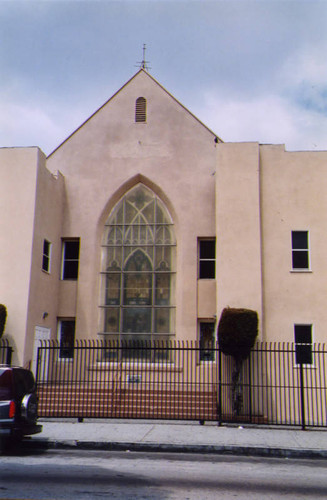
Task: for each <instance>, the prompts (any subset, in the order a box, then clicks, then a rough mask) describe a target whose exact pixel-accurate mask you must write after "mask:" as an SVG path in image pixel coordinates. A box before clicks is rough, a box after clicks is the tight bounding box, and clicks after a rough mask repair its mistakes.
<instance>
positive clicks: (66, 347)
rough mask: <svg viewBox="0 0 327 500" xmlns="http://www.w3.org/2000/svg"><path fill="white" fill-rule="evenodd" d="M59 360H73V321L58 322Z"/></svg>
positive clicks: (61, 320)
mask: <svg viewBox="0 0 327 500" xmlns="http://www.w3.org/2000/svg"><path fill="white" fill-rule="evenodd" d="M58 339H59V347H60V349H59V359H73V357H74V343H75V319H60V320H59V321H58Z"/></svg>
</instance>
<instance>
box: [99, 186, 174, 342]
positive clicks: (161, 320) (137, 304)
mask: <svg viewBox="0 0 327 500" xmlns="http://www.w3.org/2000/svg"><path fill="white" fill-rule="evenodd" d="M175 250H176V242H175V235H174V227H173V224H172V220H171V217H170V215H169V213H168V211H167V209H166V208H165V206H164V204H163V203H162V201H161V200H160V199H159V198H158V197H157V196H156V195H155V194H154V193H153V192H152V191H151V190H150V189H148V188H146V187H145V186H144V185H143V184H138V185H137V186H136V187H134V188H133V189H131V190H130V191H129V192H128V193H127V194H126V195H125V196H124V197H123V198H122V199H121V200H120V201H119V202H118V204H117V205H116V206H115V207H114V209H113V210H112V211H111V213H110V215H109V217H108V219H107V221H106V223H105V231H104V237H103V242H102V269H101V283H102V286H101V311H102V325H103V326H102V328H103V330H102V333H105V334H109V338H113V339H117V338H119V339H124V340H128V341H130V340H135V339H138V340H156V339H160V340H166V339H168V338H170V337H171V335H173V334H174V333H175V320H174V311H175V308H174V281H175V280H174V278H175Z"/></svg>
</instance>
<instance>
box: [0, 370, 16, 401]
mask: <svg viewBox="0 0 327 500" xmlns="http://www.w3.org/2000/svg"><path fill="white" fill-rule="evenodd" d="M12 396H13V387H12V373H11V371H10V370H6V369H1V368H0V401H8V400H9V399H12Z"/></svg>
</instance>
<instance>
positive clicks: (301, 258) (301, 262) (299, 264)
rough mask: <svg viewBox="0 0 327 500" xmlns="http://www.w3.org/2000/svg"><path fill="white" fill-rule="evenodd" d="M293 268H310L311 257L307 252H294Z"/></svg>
mask: <svg viewBox="0 0 327 500" xmlns="http://www.w3.org/2000/svg"><path fill="white" fill-rule="evenodd" d="M292 266H293V269H308V268H309V255H308V252H307V251H293V252H292Z"/></svg>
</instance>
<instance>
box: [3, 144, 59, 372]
mask: <svg viewBox="0 0 327 500" xmlns="http://www.w3.org/2000/svg"><path fill="white" fill-rule="evenodd" d="M45 162H46V159H45V156H44V154H43V153H42V152H41V151H40V150H39V149H38V148H7V149H0V207H1V218H0V235H1V245H0V300H1V302H2V303H3V304H5V305H6V307H7V311H8V317H7V324H6V330H5V335H6V337H7V338H9V340H10V344H11V345H12V347H13V348H14V358H13V362H14V363H18V364H21V365H24V366H25V365H26V364H28V363H29V361H31V358H32V351H33V340H34V328H35V326H36V325H40V326H47V327H51V328H55V324H56V306H57V304H56V297H57V294H56V285H55V284H56V282H57V281H58V272H57V271H58V265H60V255H59V254H60V249H59V248H58V245H57V244H56V243H57V240H58V236H59V234H60V230H59V226H60V225H61V217H60V213H61V209H60V207H61V205H62V198H61V196H60V195H59V192H60V191H63V189H62V188H63V182H62V178H61V177H60V176H59V179H56V178H54V176H53V175H52V174H51V173H50V172H49V171H47V170H46V168H45ZM44 239H48V240H49V241H50V242H53V243H55V244H54V245H53V251H52V267H51V273H50V274H49V275H48V274H47V273H44V272H43V271H42V252H43V240H44ZM45 311H46V312H48V314H49V316H48V318H47V319H46V320H43V319H42V315H43V312H45Z"/></svg>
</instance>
